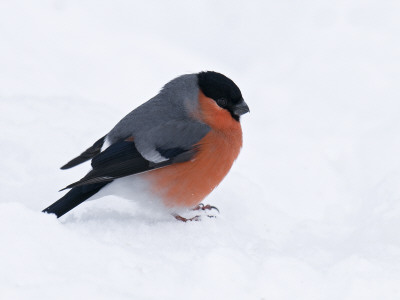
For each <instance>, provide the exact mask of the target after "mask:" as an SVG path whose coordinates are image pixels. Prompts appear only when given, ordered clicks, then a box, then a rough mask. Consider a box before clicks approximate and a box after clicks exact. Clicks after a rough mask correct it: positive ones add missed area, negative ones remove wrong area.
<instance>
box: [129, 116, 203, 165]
mask: <svg viewBox="0 0 400 300" xmlns="http://www.w3.org/2000/svg"><path fill="white" fill-rule="evenodd" d="M209 131H210V127H209V126H208V125H206V124H204V123H200V122H198V121H195V120H181V121H179V120H172V121H168V122H166V123H164V124H162V125H159V126H156V127H152V128H150V129H148V130H145V131H142V132H138V133H137V134H136V135H135V136H134V141H135V145H136V148H137V149H138V151H139V152H140V153H141V154H142V155H143V157H144V158H146V159H147V160H149V161H153V162H155V163H159V162H162V161H165V160H167V159H169V158H170V155H171V154H170V153H171V150H169V151H167V150H168V149H181V150H190V149H191V148H192V147H194V145H196V144H197V143H198V142H199V141H200V140H201V139H202V138H203V137H204V136H205V135H206V134H207V133H208V132H209Z"/></svg>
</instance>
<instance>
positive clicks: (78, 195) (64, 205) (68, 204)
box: [42, 182, 110, 218]
mask: <svg viewBox="0 0 400 300" xmlns="http://www.w3.org/2000/svg"><path fill="white" fill-rule="evenodd" d="M109 183H110V182H100V183H94V184H88V185H82V186H77V187H74V188H73V189H72V190H70V191H69V192H68V193H66V194H65V195H64V196H63V197H62V198H61V199H59V200H57V201H56V202H54V203H53V204H52V205H50V206H49V207H48V208H45V209H44V210H43V211H42V212H45V213H48V214H55V215H56V216H57V218H59V217H61V216H62V215H64V214H66V213H67V212H69V211H70V210H71V209H73V208H75V207H76V206H78V205H79V204H81V203H82V202H84V201H85V200H87V199H88V198H90V197H92V196H93V195H94V194H96V193H97V192H98V191H100V190H101V188H102V187H104V186H106V185H107V184H109Z"/></svg>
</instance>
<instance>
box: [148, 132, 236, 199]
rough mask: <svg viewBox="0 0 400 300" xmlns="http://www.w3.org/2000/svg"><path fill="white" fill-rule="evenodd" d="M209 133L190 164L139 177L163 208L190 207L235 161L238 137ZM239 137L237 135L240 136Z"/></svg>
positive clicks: (205, 194) (212, 187)
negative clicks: (145, 180) (147, 184)
mask: <svg viewBox="0 0 400 300" xmlns="http://www.w3.org/2000/svg"><path fill="white" fill-rule="evenodd" d="M230 133H231V135H227V134H226V133H224V134H222V135H221V133H219V132H215V131H211V132H209V133H208V134H207V135H206V136H205V137H204V138H203V139H202V141H201V143H199V145H198V146H199V151H198V153H197V154H196V156H195V158H194V159H192V160H191V161H188V162H184V163H178V164H175V165H171V166H168V167H165V168H161V169H157V170H154V171H151V172H147V173H144V174H141V176H143V177H144V178H146V179H147V180H148V182H150V184H151V190H152V191H153V193H154V194H156V195H159V196H160V198H161V199H162V200H163V202H164V204H165V205H166V206H167V207H193V206H195V205H197V204H199V203H200V202H201V201H202V200H203V199H204V198H205V197H206V196H207V195H208V194H209V193H211V191H212V190H213V189H214V188H215V187H216V186H217V185H218V184H219V183H220V182H221V181H222V179H223V178H224V177H225V175H226V174H227V173H228V171H229V170H230V168H231V167H232V164H233V162H234V160H235V159H236V158H237V156H238V154H239V151H240V148H241V145H242V137H241V134H240V135H239V134H237V132H230ZM240 133H241V132H240Z"/></svg>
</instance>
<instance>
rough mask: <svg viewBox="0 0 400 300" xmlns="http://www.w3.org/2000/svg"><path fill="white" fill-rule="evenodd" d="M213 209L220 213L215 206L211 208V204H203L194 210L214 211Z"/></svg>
mask: <svg viewBox="0 0 400 300" xmlns="http://www.w3.org/2000/svg"><path fill="white" fill-rule="evenodd" d="M212 209H215V210H216V211H217V212H218V213H219V209H218V208H216V207H215V206H211V205H210V204H207V205H204V204H203V203H200V204H199V205H197V206H196V207H195V208H193V209H192V210H212ZM208 217H211V216H208Z"/></svg>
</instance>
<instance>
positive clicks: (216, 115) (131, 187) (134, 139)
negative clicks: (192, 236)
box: [43, 71, 249, 221]
mask: <svg viewBox="0 0 400 300" xmlns="http://www.w3.org/2000/svg"><path fill="white" fill-rule="evenodd" d="M247 112H249V107H248V106H247V104H246V103H245V101H244V100H243V97H242V93H241V91H240V89H239V88H238V86H237V85H236V84H235V83H234V82H233V81H232V80H231V79H229V78H228V77H226V76H224V75H223V74H220V73H217V72H213V71H207V72H200V73H196V74H186V75H182V76H179V77H177V78H175V79H173V80H171V81H170V82H168V83H167V84H166V85H165V86H164V87H163V88H162V89H161V91H160V92H159V93H158V94H157V95H156V96H155V97H153V98H151V99H150V100H148V101H147V102H145V103H144V104H142V105H140V106H139V107H137V108H136V109H134V110H133V111H132V112H130V113H129V114H128V115H126V116H125V117H124V118H123V119H122V120H121V121H119V122H118V123H117V125H116V126H115V127H114V128H113V129H112V130H111V131H110V132H109V133H107V134H106V135H105V136H103V137H102V138H100V139H99V140H98V141H96V142H95V143H94V144H93V145H92V146H91V147H89V148H88V149H87V150H86V151H84V152H83V153H82V154H80V155H79V156H78V157H76V158H74V159H72V160H71V161H70V162H68V163H67V164H65V165H64V166H62V167H61V169H63V170H64V169H69V168H72V167H74V166H76V165H78V164H81V163H83V162H85V161H87V160H91V165H92V170H91V171H90V172H89V173H88V174H87V175H86V176H84V177H83V178H82V179H81V180H79V181H77V182H75V183H72V184H70V185H68V186H67V187H66V188H65V189H70V191H69V192H68V193H67V194H65V195H64V196H63V197H62V198H60V199H59V200H58V201H56V202H55V203H53V204H52V205H50V206H49V207H47V208H46V209H44V210H43V212H45V213H53V214H55V215H56V216H57V217H61V216H62V215H64V214H65V213H67V212H68V211H70V210H71V209H73V208H74V207H76V206H77V205H79V204H81V203H82V202H84V201H85V200H87V199H89V198H91V197H92V196H94V195H95V194H96V193H98V192H99V191H100V190H101V189H104V188H105V187H106V186H107V188H108V189H109V192H110V193H114V191H115V194H118V190H121V189H123V190H125V191H126V190H128V191H129V193H130V194H131V195H130V196H131V197H132V198H135V194H137V193H139V189H138V185H137V182H138V181H140V183H141V184H142V185H143V186H145V188H143V187H142V188H141V191H140V192H142V190H143V189H144V190H145V191H146V193H149V194H150V195H151V196H152V197H153V198H156V199H158V200H160V202H162V203H163V205H164V206H165V207H167V208H169V209H171V211H172V212H173V211H178V210H179V209H182V208H185V209H194V210H206V209H212V208H215V207H213V206H210V205H203V204H201V203H200V202H201V201H202V200H203V199H204V198H205V197H206V196H207V195H208V194H209V193H210V192H211V191H212V190H213V189H214V188H215V187H216V186H217V185H218V184H219V183H220V182H221V181H222V179H223V178H224V177H225V175H226V174H227V173H228V172H229V170H230V168H231V167H232V164H233V162H234V161H235V159H236V158H237V156H238V155H239V152H240V149H241V147H242V128H241V125H240V117H241V115H243V114H245V113H247ZM113 187H114V188H113ZM175 209H176V210H175ZM172 214H173V215H174V216H175V218H176V219H178V220H181V221H187V220H198V219H199V216H196V217H194V218H191V219H186V218H183V217H181V216H179V215H178V214H176V213H172Z"/></svg>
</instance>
